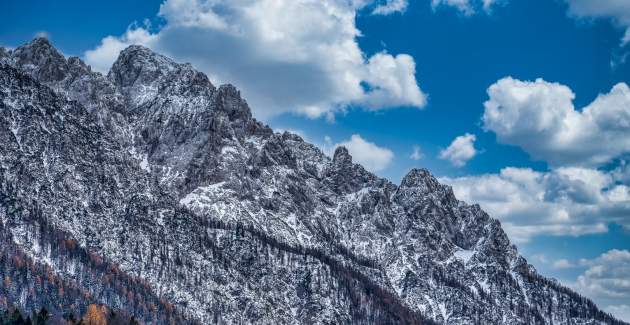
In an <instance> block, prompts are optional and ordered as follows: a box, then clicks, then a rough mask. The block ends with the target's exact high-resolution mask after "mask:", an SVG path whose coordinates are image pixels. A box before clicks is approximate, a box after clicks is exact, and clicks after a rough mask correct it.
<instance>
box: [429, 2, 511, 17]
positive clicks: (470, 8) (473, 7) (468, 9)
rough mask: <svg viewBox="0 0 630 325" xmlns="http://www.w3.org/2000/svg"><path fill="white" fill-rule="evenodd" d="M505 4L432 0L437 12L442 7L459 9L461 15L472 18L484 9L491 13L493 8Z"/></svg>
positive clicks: (432, 5)
mask: <svg viewBox="0 0 630 325" xmlns="http://www.w3.org/2000/svg"><path fill="white" fill-rule="evenodd" d="M501 2H503V1H502V0H431V7H433V10H436V9H437V8H438V7H440V6H449V7H453V8H455V9H457V11H459V12H460V13H462V14H464V15H466V16H470V15H473V14H475V13H476V12H478V10H479V9H483V10H484V11H485V12H487V13H489V12H491V10H492V7H493V6H494V5H496V4H499V3H501Z"/></svg>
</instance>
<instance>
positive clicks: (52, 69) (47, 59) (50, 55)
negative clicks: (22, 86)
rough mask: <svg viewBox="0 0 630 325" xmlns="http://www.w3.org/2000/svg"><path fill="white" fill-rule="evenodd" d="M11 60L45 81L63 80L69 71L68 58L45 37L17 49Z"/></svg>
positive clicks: (36, 77)
mask: <svg viewBox="0 0 630 325" xmlns="http://www.w3.org/2000/svg"><path fill="white" fill-rule="evenodd" d="M11 61H12V63H13V64H14V65H16V66H18V67H20V68H21V69H22V70H23V71H25V72H27V73H28V74H30V75H31V76H32V77H34V78H35V79H37V80H39V81H40V82H44V83H48V82H56V81H60V80H63V79H64V78H65V76H66V73H67V72H68V62H67V61H66V58H65V57H64V56H63V55H62V54H61V53H59V51H57V49H55V48H54V47H53V46H52V45H51V44H50V42H49V41H48V39H46V38H44V37H37V38H35V39H33V40H32V41H31V42H30V43H28V44H25V45H22V46H20V47H18V48H17V49H15V50H14V51H13V52H12V53H11Z"/></svg>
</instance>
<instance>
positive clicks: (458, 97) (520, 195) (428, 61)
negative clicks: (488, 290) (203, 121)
mask: <svg viewBox="0 0 630 325" xmlns="http://www.w3.org/2000/svg"><path fill="white" fill-rule="evenodd" d="M306 2H308V1H306ZM269 3H270V2H269V1H266V0H251V1H243V0H239V1H232V2H227V3H226V2H225V1H211V2H209V3H205V2H204V1H201V0H167V1H164V2H163V1H108V2H92V1H64V2H59V1H43V0H40V1H27V0H24V1H4V2H2V4H1V5H0V6H2V7H1V8H0V9H1V10H0V20H1V21H2V23H1V24H0V44H1V45H3V46H8V47H16V46H19V45H20V44H22V43H25V42H27V41H29V40H30V39H31V38H32V37H33V36H34V35H36V34H38V33H39V34H45V35H47V36H48V37H49V38H50V39H51V41H52V42H53V43H54V44H55V46H57V47H58V48H59V49H60V50H61V51H63V52H64V54H66V55H77V56H80V57H82V58H84V59H85V60H86V61H87V62H88V63H89V64H91V65H92V67H93V68H95V69H97V70H101V71H103V72H106V70H107V67H108V65H109V64H111V62H112V61H113V60H114V59H115V55H116V53H117V52H118V51H119V50H120V49H122V48H124V46H127V45H128V44H132V43H140V44H144V45H146V46H149V47H152V48H154V49H155V50H157V51H160V52H163V53H165V54H167V55H169V56H172V57H174V58H176V59H177V60H180V61H190V62H192V63H193V64H194V65H196V66H197V67H198V68H199V69H201V70H203V71H204V72H206V73H207V74H208V75H209V76H210V77H211V79H212V80H214V81H216V82H217V83H221V82H230V83H234V84H235V85H237V86H238V87H239V88H241V89H242V90H243V93H244V96H245V97H246V98H247V99H248V100H249V101H250V104H251V106H252V108H253V110H254V114H255V116H256V117H258V118H260V119H262V120H264V121H265V122H267V123H269V124H270V125H271V126H272V127H274V128H276V129H278V130H282V129H284V130H292V131H295V132H298V133H300V134H301V135H302V136H303V137H305V138H306V139H307V140H309V141H311V142H314V143H316V144H318V145H320V146H321V147H322V148H323V149H324V150H327V151H331V150H332V149H333V148H334V147H335V146H336V145H338V144H344V145H346V146H349V147H350V148H349V149H350V152H351V154H353V156H354V157H355V160H358V161H360V162H362V163H364V164H365V165H366V166H368V167H369V168H370V169H372V170H373V171H375V172H376V173H377V174H378V175H381V176H383V177H387V178H389V179H390V180H392V181H393V182H399V181H400V179H401V178H402V177H403V176H404V175H405V173H406V172H407V171H408V170H409V169H410V168H412V167H426V168H428V169H429V170H430V171H431V172H432V173H434V174H435V175H436V176H438V177H440V178H441V179H442V180H443V181H444V182H447V183H449V184H451V185H452V186H453V187H454V189H455V192H456V194H457V195H458V196H459V197H460V198H461V199H465V200H467V201H470V202H475V203H480V204H481V205H482V207H484V209H486V210H487V211H489V212H490V213H491V215H492V216H493V217H496V218H498V219H500V220H501V221H502V223H503V224H504V226H505V228H506V230H507V232H508V233H509V234H510V236H511V238H512V239H513V241H515V242H516V243H517V245H518V247H519V249H520V251H521V252H523V254H524V255H525V256H526V257H527V258H528V260H529V261H530V262H531V263H533V264H534V265H535V266H536V267H537V268H538V269H539V270H540V271H541V272H542V273H543V274H545V275H548V276H553V277H556V278H558V279H560V280H561V281H562V282H563V283H565V284H567V285H570V286H572V287H574V288H576V289H577V290H579V291H580V292H582V293H583V294H585V295H587V296H589V297H592V298H593V299H595V300H596V301H597V302H598V303H600V304H602V306H604V307H605V308H606V310H608V311H611V312H613V313H614V314H616V315H618V316H619V317H623V318H625V319H626V320H630V305H629V303H628V301H630V286H629V285H628V284H627V283H626V284H624V283H625V282H627V281H630V278H629V277H630V275H628V274H627V272H625V276H623V275H621V276H620V275H619V274H623V273H624V272H621V271H620V270H628V265H629V264H630V251H628V250H629V249H630V233H629V232H628V226H630V191H629V188H628V186H627V185H628V183H629V182H630V168H628V164H627V163H626V161H627V160H628V157H629V154H630V143H628V140H627V139H630V92H629V91H628V89H627V88H628V87H627V85H626V84H627V83H630V80H629V79H630V59H629V60H626V58H630V56H628V54H627V53H629V52H630V45H628V44H627V40H629V39H630V2H628V1H624V0H603V1H590V0H495V1H489V0H486V1H484V2H482V1H481V0H462V1H454V0H418V1H413V0H410V1H405V0H389V1H377V0H355V1H343V0H326V1H321V2H316V3H315V4H313V3H311V4H304V3H305V1H294V2H282V1H279V2H276V5H277V6H275V7H274V6H270V5H269ZM484 3H485V4H486V6H485V7H484V5H483V4H484ZM321 4H327V5H328V7H322V6H321ZM240 5H242V6H243V7H244V8H245V7H247V8H248V10H244V9H242V8H240V7H238V6H240ZM307 5H308V6H307ZM305 6H307V7H305ZM330 8H333V9H334V10H333V11H331V10H330ZM235 31H237V32H235ZM244 53H248V54H244ZM626 61H628V62H626ZM507 77H511V78H507ZM537 78H541V80H539V81H538V82H536V81H535V80H536V79H537ZM624 86H625V88H624ZM613 87H615V90H613ZM489 88H490V89H492V91H490V92H489ZM598 96H599V99H598V100H596V99H597V98H598ZM270 98H272V99H270ZM484 103H485V104H484ZM353 135H354V137H353ZM458 137H459V138H458ZM456 139H459V140H456ZM415 148H417V149H418V150H416V151H417V153H418V154H419V155H417V156H416V157H415V158H419V159H413V158H412V157H411V156H412V153H414V150H415ZM420 153H421V154H420ZM420 156H421V157H420ZM598 266H603V267H605V268H606V269H609V270H613V271H614V270H617V271H619V272H612V271H611V272H610V274H596V272H592V271H593V270H594V269H596V268H597V267H598ZM624 281H625V282H624ZM611 284H613V285H611Z"/></svg>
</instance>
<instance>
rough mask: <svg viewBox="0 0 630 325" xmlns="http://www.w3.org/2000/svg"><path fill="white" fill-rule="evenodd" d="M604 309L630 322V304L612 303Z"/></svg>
mask: <svg viewBox="0 0 630 325" xmlns="http://www.w3.org/2000/svg"><path fill="white" fill-rule="evenodd" d="M604 310H605V311H606V312H608V313H611V314H612V315H613V316H615V317H617V318H618V319H620V320H623V321H625V322H630V305H612V306H607V307H605V308H604Z"/></svg>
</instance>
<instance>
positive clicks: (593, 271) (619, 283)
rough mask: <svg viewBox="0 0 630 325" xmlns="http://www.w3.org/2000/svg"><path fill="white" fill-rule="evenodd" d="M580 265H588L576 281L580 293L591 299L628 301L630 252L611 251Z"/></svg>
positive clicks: (629, 292) (629, 296)
mask: <svg viewBox="0 0 630 325" xmlns="http://www.w3.org/2000/svg"><path fill="white" fill-rule="evenodd" d="M582 263H583V264H586V265H588V269H587V270H586V271H585V272H584V273H583V274H582V275H580V276H578V279H577V286H578V287H579V288H580V289H581V290H582V292H584V293H585V294H587V295H588V296H590V297H593V298H610V299H630V251H628V250H618V249H613V250H610V251H608V252H606V253H604V254H602V255H600V256H599V257H597V258H595V259H593V260H583V261H582ZM626 301H627V300H626Z"/></svg>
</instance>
